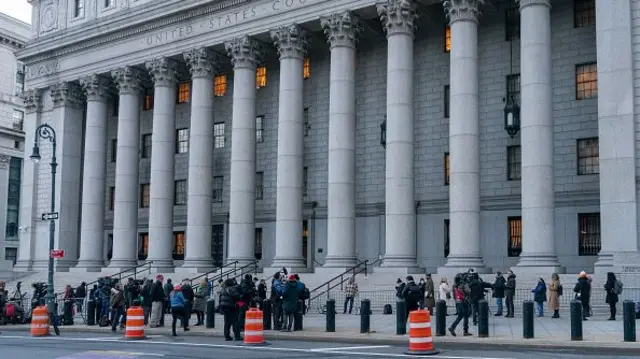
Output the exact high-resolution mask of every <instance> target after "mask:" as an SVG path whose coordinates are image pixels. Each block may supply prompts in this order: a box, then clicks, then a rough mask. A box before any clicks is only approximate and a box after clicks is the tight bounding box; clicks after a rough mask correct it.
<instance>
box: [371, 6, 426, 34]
mask: <svg viewBox="0 0 640 359" xmlns="http://www.w3.org/2000/svg"><path fill="white" fill-rule="evenodd" d="M376 9H377V10H378V16H380V21H382V25H383V27H384V30H385V32H386V33H387V37H389V36H391V35H393V34H410V35H411V36H414V35H415V31H416V28H417V26H418V12H417V11H416V1H415V0H378V2H377V3H376Z"/></svg>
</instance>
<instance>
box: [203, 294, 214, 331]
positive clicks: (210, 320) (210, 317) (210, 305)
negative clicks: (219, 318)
mask: <svg viewBox="0 0 640 359" xmlns="http://www.w3.org/2000/svg"><path fill="white" fill-rule="evenodd" d="M205 318H206V319H207V321H206V323H205V324H206V327H207V329H212V328H215V327H216V301H215V300H214V299H209V300H208V301H207V316H206V317H205Z"/></svg>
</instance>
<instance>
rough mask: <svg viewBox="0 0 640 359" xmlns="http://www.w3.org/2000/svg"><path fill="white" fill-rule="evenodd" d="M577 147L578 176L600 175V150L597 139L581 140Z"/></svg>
mask: <svg viewBox="0 0 640 359" xmlns="http://www.w3.org/2000/svg"><path fill="white" fill-rule="evenodd" d="M577 146H578V175H593V174H598V173H600V149H599V141H598V137H593V138H582V139H579V140H578V141H577Z"/></svg>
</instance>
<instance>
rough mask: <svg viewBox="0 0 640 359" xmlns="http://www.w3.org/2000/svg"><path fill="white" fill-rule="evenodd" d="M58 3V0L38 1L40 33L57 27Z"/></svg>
mask: <svg viewBox="0 0 640 359" xmlns="http://www.w3.org/2000/svg"><path fill="white" fill-rule="evenodd" d="M59 5H60V4H59V1H58V0H45V1H42V2H41V3H40V33H41V34H46V33H48V32H51V31H54V30H57V29H58V11H59Z"/></svg>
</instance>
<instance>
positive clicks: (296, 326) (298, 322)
mask: <svg viewBox="0 0 640 359" xmlns="http://www.w3.org/2000/svg"><path fill="white" fill-rule="evenodd" d="M303 310H304V302H303V301H301V300H299V301H298V305H297V307H296V313H295V314H294V315H293V331H296V332H297V331H300V330H302V328H303V325H302V322H303V318H304V317H303V315H302V311H303Z"/></svg>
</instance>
